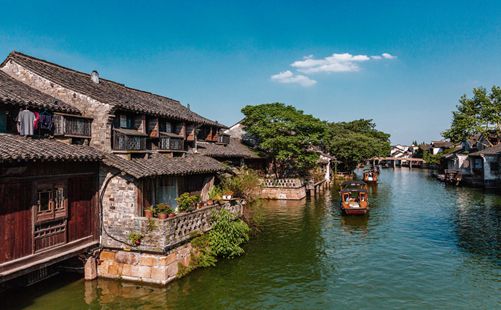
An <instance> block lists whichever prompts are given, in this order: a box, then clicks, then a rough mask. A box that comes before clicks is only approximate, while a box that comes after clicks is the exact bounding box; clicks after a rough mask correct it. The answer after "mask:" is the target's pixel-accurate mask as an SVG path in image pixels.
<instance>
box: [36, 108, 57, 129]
mask: <svg viewBox="0 0 501 310" xmlns="http://www.w3.org/2000/svg"><path fill="white" fill-rule="evenodd" d="M53 124H54V120H53V117H52V114H51V113H49V112H47V111H43V112H42V113H40V120H39V121H38V126H39V127H40V129H42V130H52V126H53Z"/></svg>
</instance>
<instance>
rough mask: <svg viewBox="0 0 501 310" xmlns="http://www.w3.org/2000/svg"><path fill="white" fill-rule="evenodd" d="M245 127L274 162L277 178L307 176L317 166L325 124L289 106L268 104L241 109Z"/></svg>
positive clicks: (259, 147)
mask: <svg viewBox="0 0 501 310" xmlns="http://www.w3.org/2000/svg"><path fill="white" fill-rule="evenodd" d="M242 113H243V114H244V115H245V118H244V120H243V125H244V126H246V131H247V132H248V133H249V134H250V135H252V136H253V137H254V138H255V139H256V141H257V148H258V149H259V150H260V151H261V152H262V153H263V154H264V155H265V156H266V157H268V158H269V159H270V160H271V161H272V165H273V170H274V173H275V175H276V176H277V177H280V178H282V177H295V176H304V175H306V174H307V173H308V172H309V170H310V169H312V168H313V167H315V165H316V164H317V162H318V159H319V155H318V153H317V152H316V151H315V149H316V148H317V147H320V146H321V141H322V138H323V136H324V134H325V130H326V124H325V123H324V122H322V121H320V120H319V119H317V118H315V117H313V116H312V115H308V114H304V112H303V111H301V110H298V109H296V108H294V107H293V106H290V105H285V104H283V103H278V102H277V103H267V104H259V105H248V106H245V107H244V108H243V109H242Z"/></svg>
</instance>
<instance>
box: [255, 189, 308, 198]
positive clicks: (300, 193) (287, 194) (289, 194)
mask: <svg viewBox="0 0 501 310" xmlns="http://www.w3.org/2000/svg"><path fill="white" fill-rule="evenodd" d="M260 197H261V198H263V199H283V200H300V199H303V198H305V197H306V187H305V186H301V187H296V188H287V187H263V189H262V190H261V195H260Z"/></svg>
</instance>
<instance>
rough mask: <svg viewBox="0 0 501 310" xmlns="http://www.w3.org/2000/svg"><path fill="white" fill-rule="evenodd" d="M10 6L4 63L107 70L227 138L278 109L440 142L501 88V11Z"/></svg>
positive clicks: (382, 5)
mask: <svg viewBox="0 0 501 310" xmlns="http://www.w3.org/2000/svg"><path fill="white" fill-rule="evenodd" d="M1 2H2V3H1V4H2V6H1V7H2V11H3V14H2V18H1V19H0V57H1V58H4V57H5V56H7V55H8V53H9V52H10V51H12V50H18V51H21V52H25V53H28V54H31V55H33V56H36V57H40V58H44V59H47V60H50V61H53V62H56V63H59V64H61V65H65V66H69V67H72V68H75V69H77V70H81V71H85V72H91V71H92V70H94V69H96V70H98V71H99V72H100V75H101V76H103V77H105V78H108V79H112V80H116V81H119V82H122V83H125V84H127V85H129V86H131V87H136V88H141V89H145V90H148V91H152V92H156V93H159V94H162V95H165V96H168V97H172V98H175V99H178V100H180V101H181V102H182V103H184V104H190V105H191V107H192V109H193V110H195V111H197V112H199V113H201V114H202V115H205V116H207V117H210V118H212V119H217V120H219V121H221V122H223V123H225V124H228V125H231V124H232V123H234V122H236V121H238V120H239V119H240V118H241V117H242V116H241V113H240V109H241V107H243V106H245V105H247V104H258V103H267V102H277V101H279V102H285V103H287V104H292V105H294V106H296V107H298V108H300V109H302V110H304V111H305V112H307V113H310V114H313V115H315V116H317V117H319V118H321V119H324V120H330V121H348V120H352V119H358V118H372V119H374V120H375V122H376V123H377V125H378V128H380V129H382V130H384V131H386V132H389V133H391V135H392V142H393V143H410V142H411V141H412V140H414V139H417V140H418V141H422V140H423V141H428V140H431V139H439V138H440V132H441V131H443V130H444V129H446V128H447V126H448V125H449V122H450V117H451V111H452V110H453V109H454V108H455V105H456V104H457V100H458V98H459V97H460V96H461V95H462V94H464V93H467V94H470V93H471V89H472V88H473V87H477V86H486V87H491V86H492V85H493V84H497V85H500V84H501V61H500V57H501V1H362V0H359V1H357V2H353V3H352V2H350V1H325V2H322V1H315V3H313V1H304V2H300V1H228V2H215V1H203V2H202V1H179V2H167V1H158V2H154V1H107V2H105V1H96V2H93V1H81V2H80V3H69V2H70V1H64V2H63V1H61V2H56V1H37V2H36V3H28V2H27V1H1ZM477 2H478V3H477ZM383 53H387V54H389V55H386V56H387V57H386V58H385V57H383V56H382V55H383ZM334 54H338V55H334ZM371 56H372V57H371ZM373 56H378V57H373ZM378 58H381V59H378Z"/></svg>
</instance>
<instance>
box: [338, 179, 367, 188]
mask: <svg viewBox="0 0 501 310" xmlns="http://www.w3.org/2000/svg"><path fill="white" fill-rule="evenodd" d="M366 185H367V183H365V182H363V181H344V182H343V183H341V188H342V189H344V188H347V187H355V188H357V187H365V186H366Z"/></svg>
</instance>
